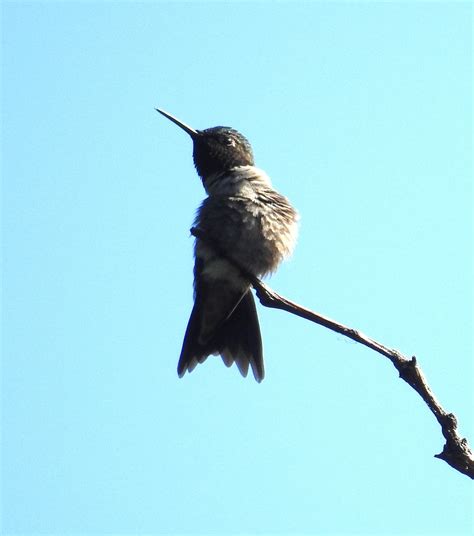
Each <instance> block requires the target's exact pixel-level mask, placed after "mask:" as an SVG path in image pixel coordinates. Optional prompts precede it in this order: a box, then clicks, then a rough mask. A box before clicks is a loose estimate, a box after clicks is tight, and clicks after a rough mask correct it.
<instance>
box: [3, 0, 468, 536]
mask: <svg viewBox="0 0 474 536" xmlns="http://www.w3.org/2000/svg"><path fill="white" fill-rule="evenodd" d="M2 54H3V58H2V65H3V71H2V78H3V93H2V116H3V117H2V123H3V125H2V126H3V142H2V146H3V161H2V164H3V170H2V175H3V211H2V217H3V226H2V228H3V326H2V327H3V360H2V485H3V486H2V501H3V502H2V505H3V507H2V523H3V526H2V528H3V533H4V534H20V533H21V534H34V533H40V532H41V533H47V534H69V533H75V534H103V533H109V534H110V533H121V534H249V535H250V534H331V535H332V534H349V533H351V534H352V533H357V534H392V535H395V534H403V535H408V534H440V535H441V534H446V535H447V534H470V533H471V531H472V528H473V526H472V499H473V495H472V483H471V482H470V481H469V479H468V478H467V477H465V476H462V475H460V474H459V473H456V472H455V471H454V470H452V469H451V468H450V467H449V466H447V465H446V464H445V463H443V462H441V461H439V460H436V459H435V458H433V455H434V454H435V453H437V452H439V451H440V450H441V449H442V445H443V441H442V437H441V433H440V430H439V427H438V425H437V424H436V422H435V420H434V418H433V417H432V416H431V414H430V413H429V412H428V410H427V408H426V407H425V406H424V404H423V403H422V401H421V399H419V398H418V397H417V396H416V395H415V393H414V392H413V391H412V390H410V389H409V388H408V386H406V385H405V384H404V383H403V382H402V381H400V380H399V379H398V378H397V374H396V371H395V370H394V369H393V367H392V366H391V365H390V363H389V362H388V361H387V360H385V359H384V358H383V357H381V356H379V355H377V354H375V353H374V352H372V351H370V350H368V349H366V348H363V347H360V346H359V345H356V344H354V343H352V342H348V341H346V340H345V339H344V338H343V337H341V336H338V335H336V334H334V333H332V332H329V331H327V330H324V329H323V328H320V327H318V326H315V325H312V324H310V323H308V322H305V321H303V320H301V319H298V318H296V317H292V316H290V315H288V314H286V313H283V312H281V311H275V310H270V309H265V308H263V307H259V316H260V321H261V327H262V332H263V338H264V347H265V362H266V378H265V381H264V382H263V383H262V384H261V385H258V384H257V383H256V382H254V380H253V379H252V378H251V377H248V378H247V379H243V378H241V377H240V375H239V374H238V372H237V370H236V369H235V367H233V368H232V369H227V368H226V367H224V365H223V364H222V362H221V360H220V359H217V358H216V359H209V360H208V361H207V362H206V363H205V364H204V365H201V366H199V367H198V368H197V369H196V370H195V371H194V372H193V373H192V374H191V375H186V376H185V377H184V378H183V379H181V380H179V379H178V378H177V375H176V370H175V369H176V364H177V359H178V355H179V352H180V349H181V344H182V337H183V334H184V330H185V327H186V323H187V320H188V316H189V313H190V311H191V307H192V263H193V261H192V238H191V237H190V236H189V228H190V226H191V224H192V221H193V216H194V211H195V209H196V207H197V206H198V205H199V203H200V201H201V200H202V199H203V198H204V192H203V189H202V186H201V184H200V182H199V180H198V178H197V176H196V174H195V172H194V169H193V164H192V159H191V143H190V140H189V138H188V137H187V136H186V135H185V134H184V133H183V132H181V131H180V130H179V129H178V128H177V127H175V126H174V125H173V124H171V123H170V122H168V121H166V120H165V119H164V118H163V117H161V116H159V115H158V114H157V113H156V112H155V111H154V110H153V108H154V107H155V106H159V107H162V108H164V109H166V110H168V111H170V112H171V113H173V114H175V115H176V116H178V117H179V118H181V119H182V120H183V121H185V122H186V123H188V124H190V125H192V126H194V127H195V128H206V127H210V126H215V125H229V126H233V127H235V128H237V129H238V130H240V131H242V132H243V133H244V134H245V135H246V136H247V137H248V138H249V140H250V141H251V143H252V145H253V147H254V152H255V155H256V161H257V164H258V165H259V166H260V167H262V168H263V169H265V170H266V171H267V172H268V174H269V175H270V176H271V177H272V179H273V183H274V185H275V186H276V187H277V188H278V189H279V190H280V191H281V192H282V193H284V194H285V195H287V196H288V197H289V198H290V200H291V201H292V202H293V204H294V205H295V206H296V207H297V208H298V210H299V212H300V214H301V228H300V238H299V243H298V247H297V250H296V252H295V254H294V256H293V258H292V259H291V261H290V262H288V263H286V264H285V265H284V266H282V268H281V270H280V271H279V272H278V274H276V275H275V276H274V277H273V278H272V280H271V281H270V284H271V286H272V287H273V288H275V290H277V291H278V292H280V293H281V294H283V295H285V296H287V297H289V298H291V299H293V300H295V301H297V302H299V303H302V304H304V305H305V306H307V307H309V308H312V309H314V310H317V311H320V312H321V313H323V314H326V315H328V316H331V317H333V318H335V319H337V320H339V321H341V322H343V323H346V324H348V325H350V326H353V327H356V328H358V329H361V330H362V331H364V332H366V333H367V334H368V335H370V336H372V337H374V338H376V339H377V340H379V341H380V342H382V343H383V344H385V345H387V346H390V347H394V348H397V349H399V350H400V351H402V352H404V353H405V354H406V355H412V354H416V356H417V357H418V359H419V362H420V364H421V366H422V368H423V370H424V372H425V374H426V375H427V378H428V380H429V382H430V385H431V387H432V388H433V390H434V391H435V393H436V394H437V396H438V397H439V399H440V401H441V403H442V404H443V405H444V407H445V408H446V409H447V410H449V411H453V412H454V413H455V414H456V415H457V417H458V419H459V423H460V433H461V434H463V435H465V436H467V437H468V438H469V439H470V441H471V445H472V444H473V442H474V429H473V422H474V419H473V403H472V402H473V400H472V390H473V381H472V378H473V368H472V355H473V354H472V309H471V303H472V249H471V238H472V237H471V229H472V227H471V204H472V195H471V194H472V186H471V184H472V154H471V149H472V7H471V5H470V4H469V3H467V2H466V3H463V2H459V3H458V2H456V3H448V2H445V3H441V2H438V3H426V2H417V3H375V2H363V3H328V2H314V3H312V2H302V3H299V2H291V3H290V2H287V3H285V2H282V3H270V2H260V3H252V2H245V3H201V2H194V3H181V2H173V3H159V2H156V3H153V2H146V3H126V2H123V3H113V2H107V3H105V2H102V3H99V2H83V3H66V2H50V3H48V2H44V3H42V2H35V3H22V2H5V3H3V6H2Z"/></svg>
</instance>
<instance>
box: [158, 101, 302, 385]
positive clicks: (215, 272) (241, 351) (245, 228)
mask: <svg viewBox="0 0 474 536" xmlns="http://www.w3.org/2000/svg"><path fill="white" fill-rule="evenodd" d="M156 111H157V112H159V113H160V114H162V115H164V116H165V117H167V118H168V119H169V120H170V121H172V122H173V123H175V124H176V125H178V126H179V127H180V128H182V129H183V130H184V131H185V132H187V133H188V134H189V136H190V137H191V139H192V141H193V160H194V165H195V167H196V171H197V173H198V175H199V176H200V178H201V180H202V183H203V185H204V189H205V190H206V193H207V195H208V197H207V198H206V199H205V200H204V202H203V203H202V205H201V206H200V207H199V209H198V211H197V216H196V219H195V222H194V225H195V226H197V227H198V228H199V229H200V230H201V231H202V232H203V233H205V236H206V237H208V239H209V241H207V240H206V241H203V240H201V239H199V238H198V239H196V243H195V251H194V255H195V265H194V307H193V310H192V312H191V317H190V319H189V322H188V326H187V329H186V334H185V336H184V342H183V347H182V350H181V355H180V358H179V362H178V374H179V376H180V377H182V376H183V375H184V374H185V372H186V371H189V372H191V371H192V370H193V369H194V368H195V367H196V366H197V364H198V363H203V362H204V361H205V360H206V359H207V357H208V356H209V355H220V356H221V357H222V359H223V361H224V363H225V364H226V365H227V366H228V367H230V366H231V365H232V364H233V363H234V362H235V363H236V364H237V367H238V369H239V370H240V372H241V374H242V375H243V376H247V372H248V369H249V365H250V367H251V368H252V372H253V375H254V376H255V379H256V380H257V382H261V381H262V380H263V378H264V375H265V370H264V364H263V350H262V338H261V334H260V326H259V323H258V317H257V311H256V308H255V302H254V298H253V295H252V292H251V290H250V283H249V281H248V280H247V279H246V278H245V277H244V276H243V275H242V273H241V271H239V269H238V268H237V267H236V266H235V265H234V264H232V263H231V262H229V261H228V260H226V259H225V258H223V257H222V255H219V252H218V251H216V249H215V248H214V249H213V247H212V244H215V245H216V246H217V249H218V250H219V251H221V252H224V253H225V254H226V255H228V256H229V258H231V259H234V260H235V261H236V262H237V263H238V265H239V266H241V267H243V268H244V269H245V270H247V271H248V272H249V273H251V274H254V275H255V276H257V277H262V276H265V275H268V274H270V273H272V272H274V271H275V270H276V269H277V268H278V266H279V264H280V263H281V261H282V260H283V259H284V258H285V257H288V256H289V255H290V254H291V252H292V250H293V247H294V245H295V242H296V235H297V219H298V214H297V212H296V210H295V209H294V208H293V207H292V206H291V204H290V203H289V201H288V199H287V198H286V197H284V196H282V195H281V194H279V193H278V192H277V191H275V190H274V189H273V187H272V184H271V181H270V178H269V177H268V175H267V174H266V173H265V172H264V171H262V170H261V169H258V168H257V167H255V165H254V157H253V152H252V147H251V146H250V143H249V142H248V141H247V139H246V138H245V137H244V136H243V135H242V134H240V133H239V132H237V131H236V130H234V129H233V128H230V127H222V126H218V127H213V128H207V129H205V130H195V129H193V128H191V127H190V126H188V125H186V124H185V123H183V122H181V121H180V120H178V119H176V118H175V117H173V116H172V115H171V114H169V113H167V112H165V111H163V110H160V109H158V108H156Z"/></svg>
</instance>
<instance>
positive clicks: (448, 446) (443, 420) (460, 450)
mask: <svg viewBox="0 0 474 536" xmlns="http://www.w3.org/2000/svg"><path fill="white" fill-rule="evenodd" d="M191 234H192V235H194V236H195V237H197V238H199V239H200V240H203V241H205V242H207V243H208V244H209V245H211V246H212V247H213V248H214V249H215V250H216V252H217V253H218V254H219V255H220V256H222V257H224V258H225V259H227V260H228V261H229V262H231V263H232V264H233V265H234V266H235V267H236V268H238V269H239V271H240V272H241V273H242V275H243V276H244V277H245V278H246V279H248V280H249V281H250V283H251V284H252V286H253V287H254V289H255V292H256V294H257V297H258V299H259V300H260V303H261V304H262V305H264V306H265V307H272V308H274V309H281V310H283V311H287V312H288V313H291V314H294V315H296V316H300V317H301V318H305V319H306V320H309V321H310V322H314V323H316V324H319V325H321V326H324V327H325V328H328V329H330V330H332V331H335V332H337V333H340V334H341V335H344V336H345V337H348V338H349V339H352V340H353V341H355V342H358V343H360V344H363V345H364V346H367V347H369V348H371V349H372V350H375V351H376V352H378V353H379V354H382V355H384V356H385V357H388V359H390V361H391V362H392V363H393V366H394V367H395V368H396V369H397V370H398V373H399V375H400V378H402V379H403V380H404V381H405V382H406V383H408V385H410V386H411V387H412V388H413V389H414V390H415V391H416V392H417V393H418V394H419V395H420V397H421V398H422V399H423V400H424V402H425V403H426V405H427V406H428V407H429V409H430V410H431V412H432V413H433V415H434V416H435V417H436V420H437V421H438V423H439V424H440V426H441V431H442V433H443V436H444V438H445V439H446V443H445V445H444V447H443V450H442V452H441V453H440V454H436V455H435V457H436V458H439V459H440V460H444V461H445V462H446V463H448V464H449V465H450V466H451V467H453V468H454V469H456V470H457V471H459V472H461V473H463V474H465V475H467V476H469V477H471V478H473V479H474V454H473V452H472V450H471V449H470V447H469V444H468V442H467V440H466V439H465V438H462V437H461V436H460V435H459V434H458V431H457V419H456V417H455V415H453V414H452V413H448V412H446V411H445V410H444V409H443V407H442V406H441V404H440V403H439V402H438V400H437V399H436V397H435V395H434V393H433V391H432V390H431V388H430V386H429V385H428V383H427V381H426V379H425V376H424V374H423V372H422V370H421V368H420V367H419V366H418V363H417V360H416V358H415V356H413V357H412V358H411V359H409V358H408V357H406V356H404V355H403V354H401V353H400V352H399V351H398V350H394V349H391V348H387V347H386V346H384V345H383V344H380V343H379V342H377V341H375V340H374V339H371V338H370V337H368V336H367V335H364V334H363V333H361V332H360V331H357V330H356V329H352V328H349V327H347V326H344V325H343V324H340V323H339V322H336V321H335V320H332V319H330V318H328V317H325V316H323V315H320V314H318V313H315V312H313V311H311V310H309V309H306V308H305V307H302V306H301V305H298V304H296V303H294V302H292V301H290V300H287V299H286V298H284V297H283V296H280V295H279V294H277V293H276V292H275V291H273V290H272V289H270V288H269V287H268V286H267V285H265V284H264V283H262V281H261V280H260V279H259V278H258V277H255V276H254V275H253V274H251V273H249V272H248V271H247V270H245V268H243V267H242V266H240V265H239V263H237V262H236V261H235V260H234V259H233V258H232V257H231V256H229V255H228V254H227V253H225V252H224V251H222V249H221V248H220V247H219V246H218V245H217V244H215V243H214V242H213V241H212V240H210V239H209V238H208V237H207V236H206V234H205V233H204V232H203V231H202V230H201V229H199V228H197V227H193V228H192V229H191Z"/></svg>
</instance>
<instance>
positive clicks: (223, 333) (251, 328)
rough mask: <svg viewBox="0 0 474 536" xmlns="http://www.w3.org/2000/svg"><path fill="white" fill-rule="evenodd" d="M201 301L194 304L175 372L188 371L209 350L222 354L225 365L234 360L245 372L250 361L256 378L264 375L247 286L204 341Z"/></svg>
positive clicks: (254, 313)
mask: <svg viewBox="0 0 474 536" xmlns="http://www.w3.org/2000/svg"><path fill="white" fill-rule="evenodd" d="M201 307H202V306H201V304H200V302H199V301H198V300H197V301H196V303H195V304H194V308H193V311H192V313H191V318H190V319H189V322H188V327H187V329H186V335H185V336H184V342H183V348H182V350H181V355H180V358H179V362H178V375H179V377H180V378H181V377H182V376H183V375H184V374H185V372H186V371H188V372H191V371H192V370H194V368H195V367H196V366H197V364H198V363H203V362H204V361H205V360H206V359H207V357H208V356H209V355H211V354H214V355H219V354H220V355H221V357H222V360H223V361H224V363H225V364H226V366H228V367H230V366H231V365H232V364H233V363H234V362H235V363H236V364H237V367H238V369H239V371H240V373H241V374H242V376H244V377H245V376H247V373H248V369H249V365H250V366H251V368H252V372H253V375H254V376H255V379H256V380H257V382H259V383H260V382H261V381H262V380H263V378H264V376H265V370H264V365H263V350H262V337H261V334H260V326H259V323H258V317H257V310H256V308H255V301H254V298H253V295H252V293H251V291H250V290H248V291H247V292H246V293H245V294H244V296H243V297H242V299H241V300H240V302H239V303H238V305H237V306H236V307H235V309H234V310H233V311H232V313H231V314H230V316H229V317H228V318H227V319H226V320H225V321H224V322H223V323H222V324H221V325H220V326H219V327H218V328H217V329H216V331H215V333H214V334H212V336H211V337H210V338H209V340H208V341H206V343H204V344H203V343H200V342H199V336H200V329H201V315H202V311H201Z"/></svg>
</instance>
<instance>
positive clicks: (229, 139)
mask: <svg viewBox="0 0 474 536" xmlns="http://www.w3.org/2000/svg"><path fill="white" fill-rule="evenodd" d="M225 144H226V145H235V140H234V138H226V139H225Z"/></svg>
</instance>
